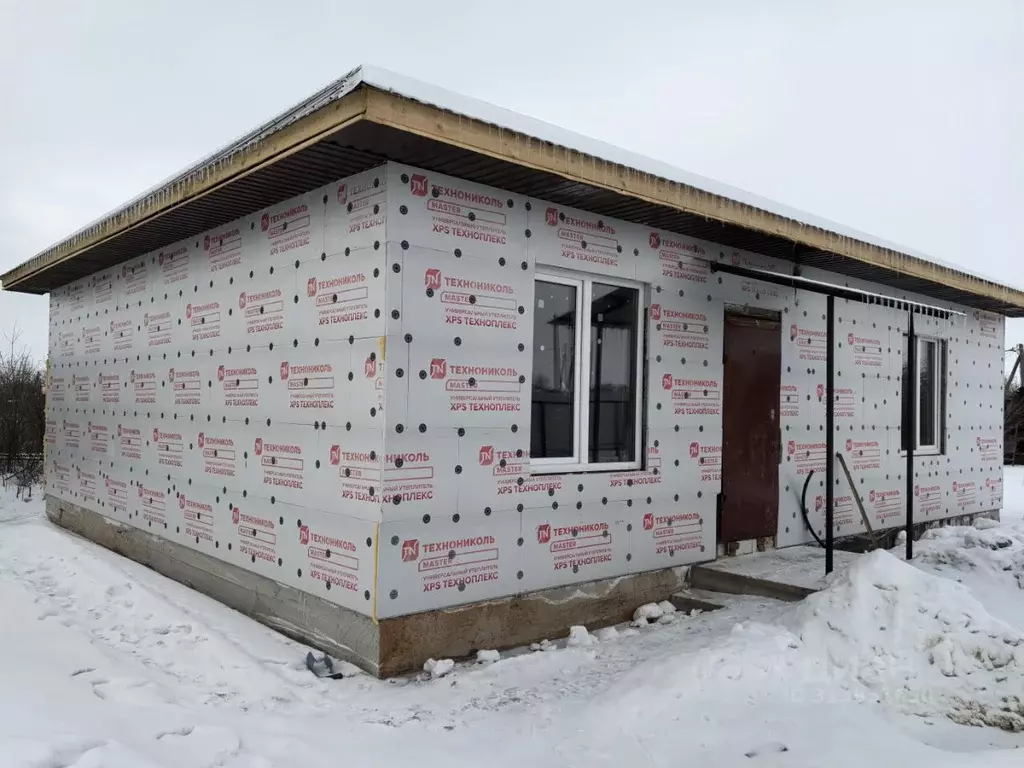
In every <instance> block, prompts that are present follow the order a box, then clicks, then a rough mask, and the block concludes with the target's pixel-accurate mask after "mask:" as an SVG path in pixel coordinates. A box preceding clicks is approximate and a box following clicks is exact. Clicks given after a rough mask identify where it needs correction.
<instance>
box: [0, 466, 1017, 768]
mask: <svg viewBox="0 0 1024 768" xmlns="http://www.w3.org/2000/svg"><path fill="white" fill-rule="evenodd" d="M1005 487H1006V506H1007V509H1006V512H1005V513H1004V522H1003V524H1002V525H999V526H997V527H989V528H946V529H941V530H938V531H934V532H931V533H930V534H929V535H927V536H926V537H925V539H923V540H922V541H921V542H920V543H919V544H918V545H917V548H916V553H917V558H916V559H915V562H914V566H910V565H907V564H905V563H904V562H903V561H902V560H901V559H899V558H898V557H897V556H895V555H894V554H889V553H885V552H878V553H873V554H872V555H868V556H865V557H862V558H860V559H859V560H858V561H857V562H856V563H855V564H854V565H853V566H852V567H851V568H850V569H849V570H847V571H845V572H842V573H839V574H837V575H836V576H835V577H834V578H833V579H832V580H831V582H830V586H829V588H828V589H827V590H825V591H823V592H821V593H819V594H817V595H814V596H812V597H810V598H808V599H807V600H805V601H804V602H803V603H800V604H797V605H792V604H780V603H774V602H772V601H767V600H758V599H747V598H737V599H735V600H731V601H730V603H729V605H728V606H727V607H726V609H724V610H722V611H717V612H715V613H711V614H705V615H699V616H693V617H691V616H682V615H680V614H670V615H669V616H668V617H666V618H662V619H660V620H656V621H653V622H652V623H651V624H650V626H642V627H639V628H632V627H620V628H619V629H618V631H617V632H607V631H603V632H599V633H593V634H586V633H583V632H580V631H576V632H575V633H574V636H573V638H572V642H571V643H569V644H568V646H567V645H566V643H565V642H559V643H550V644H545V645H544V646H543V648H542V649H539V650H537V651H535V652H530V651H526V650H525V649H524V652H522V653H520V654H502V658H500V659H499V660H498V661H494V655H493V654H488V653H484V654H481V658H480V661H479V662H476V661H474V662H472V663H469V662H467V663H460V664H459V665H457V666H456V667H455V669H454V670H451V671H448V672H447V673H446V674H444V675H441V672H443V671H444V667H445V666H446V665H439V666H436V667H435V677H434V678H433V679H428V676H427V675H426V674H424V675H422V676H421V678H422V679H419V678H417V679H411V678H410V679H402V680H397V681H389V682H379V681H376V680H373V679H371V678H368V677H366V676H361V675H360V676H355V677H350V678H347V679H344V680H340V681H327V680H320V679H317V678H314V677H313V676H312V675H311V674H310V673H309V672H308V671H307V670H306V669H305V667H304V664H303V658H304V656H305V653H306V650H307V649H305V648H304V647H302V646H301V645H299V644H296V643H293V642H291V641H290V640H287V639H285V638H283V637H281V636H280V635H277V634H276V633H274V632H272V631H270V630H268V629H265V628H263V627H261V626H260V625H258V624H255V623H253V622H251V621H249V620H248V619H246V618H245V617H243V616H241V615H239V614H237V613H235V612H233V611H231V610H229V609H227V608H224V607H223V606H221V605H219V604H217V603H215V602H213V601H211V600H208V599H206V598H204V597H202V596H201V595H198V594H196V593H194V592H192V591H190V590H188V589H186V588H184V587H182V586H180V585H178V584H175V583H174V582H171V581H168V580H166V579H164V578H162V577H161V576H159V575H157V574H155V573H153V572H152V571H149V570H148V569H146V568H143V567H141V566H138V565H136V564H134V563H132V562H130V561H127V560H125V559H123V558H120V557H118V556H117V555H114V554H112V553H110V552H107V551H106V550H103V549H101V548H99V547H97V546H94V545H93V544H91V543H89V542H87V541H83V540H81V539H79V538H77V537H75V536H73V535H71V534H69V533H67V532H66V531H63V530H61V529H59V528H56V527H54V526H53V525H51V524H50V523H49V522H48V521H47V520H46V519H45V517H43V516H42V505H41V503H40V501H39V496H38V495H37V496H36V498H35V499H34V500H33V501H31V502H27V503H24V502H22V501H20V500H15V499H14V498H13V495H12V493H11V492H8V491H0V768H8V767H13V766H18V767H19V768H23V767H28V766H33V767H34V768H44V767H45V768H56V767H58V766H59V767H61V768H70V767H71V766H74V768H97V767H98V766H110V767H112V768H125V767H128V766H131V768H146V767H147V766H168V767H170V766H187V767H188V768H202V767H204V766H227V767H228V768H232V767H234V768H241V767H243V766H246V767H250V766H251V767H256V766H282V767H283V766H302V767H303V768H316V767H317V766H337V765H342V764H344V765H356V766H363V765H366V766H370V765H372V766H387V765H409V764H415V765H416V766H418V767H421V768H429V767H430V766H446V768H452V766H461V765H467V766H468V765H473V766H477V765H480V764H481V763H483V762H486V763H487V764H488V765H490V766H492V768H502V767H504V766H524V765H529V766H531V768H539V767H540V766H588V767H591V766H598V767H599V766H612V765H615V766H621V765H628V764H640V765H653V766H678V765H689V764H693V765H701V766H733V765H737V766H740V765H742V766H748V765H763V766H822V765H828V766H830V767H833V768H838V767H841V766H863V765H865V764H871V765H873V766H876V767H878V766H890V765H891V766H897V765H899V766H906V765H907V764H909V763H910V761H925V760H927V761H928V765H929V768H943V767H945V766H949V767H950V768H952V767H953V766H957V768H960V767H963V766H967V767H970V766H1019V765H1021V764H1022V762H1021V761H1022V758H1021V754H1022V753H1021V752H1019V751H1015V750H1016V749H1017V748H1020V747H1024V734H1021V733H1014V732H1012V730H1011V729H1013V728H1015V727H1017V726H1018V725H1019V724H1024V717H1022V715H1024V712H1022V711H1021V710H1020V707H1021V704H1020V702H1021V700H1022V699H1024V588H1022V587H1024V522H1022V520H1021V518H1022V513H1024V471H1020V470H1019V469H1010V470H1008V471H1007V474H1006V481H1005ZM898 551H899V550H897V551H896V552H897V553H898ZM655 614H657V611H652V612H651V615H652V616H653V615H655ZM481 650H485V651H486V650H488V649H481ZM983 722H984V723H994V724H995V725H996V726H1000V727H992V726H978V725H962V724H958V723H975V724H977V723H983Z"/></svg>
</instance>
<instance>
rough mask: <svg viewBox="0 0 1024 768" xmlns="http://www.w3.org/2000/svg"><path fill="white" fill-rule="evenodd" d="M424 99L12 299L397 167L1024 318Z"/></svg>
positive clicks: (138, 229) (812, 230) (198, 191)
mask: <svg viewBox="0 0 1024 768" xmlns="http://www.w3.org/2000/svg"><path fill="white" fill-rule="evenodd" d="M409 82H412V81H409ZM419 85H420V86H422V84H419ZM422 87H423V88H424V89H425V90H424V91H419V92H417V91H416V90H415V89H405V88H403V89H402V91H399V90H397V89H396V87H395V85H394V83H393V82H392V81H391V80H388V79H384V78H380V77H373V76H371V75H370V74H368V73H367V72H365V71H364V70H362V69H360V70H355V71H353V72H352V73H349V75H347V76H346V77H344V78H342V79H341V80H338V81H336V82H335V83H332V84H331V85H330V86H328V87H327V88H325V89H324V90H322V91H320V92H319V93H317V94H315V95H314V96H313V97H311V98H310V99H307V100H306V101H304V102H302V103H301V104H299V105H298V106H297V107H295V108H294V109H292V110H290V111H289V112H287V113H285V114H284V115H282V116H280V117H278V118H276V119H275V120H273V121H271V122H270V123H268V124H266V125H265V126H262V127H261V128H259V129H257V130H256V131H254V132H253V133H251V134H249V135H247V136H245V137H242V138H241V139H239V140H238V141H236V142H234V143H233V144H231V145H230V146H228V147H226V148H225V149H223V150H220V151H219V152H217V153H215V154H214V155H211V156H210V157H209V158H206V159H204V160H203V161H201V162H199V163H197V164H196V165H194V166H192V167H191V168H189V169H187V170H186V171H184V172H183V173H181V174H179V175H177V176H175V177H173V178H171V179H169V180H168V181H166V182H165V183H163V184H161V185H160V186H158V187H156V188H154V189H153V190H150V191H149V192H147V193H145V194H143V195H141V196H140V197H138V198H136V199H134V200H132V201H131V202H129V203H128V204H126V205H125V206H123V207H122V208H120V209H118V210H117V211H115V212H113V213H111V214H109V215H108V216H105V217H104V218H102V219H100V220H98V221H97V222H94V223H93V224H91V225H89V226H88V227H86V228H84V229H83V230H80V231H79V232H77V233H75V234H74V235H72V236H71V237H69V238H67V239H66V240H64V241H62V242H60V243H58V244H56V245H54V246H53V247H52V248H50V249H48V250H46V251H44V252H43V253H41V254H39V255H38V256H36V257H34V258H33V259H31V260H29V261H27V262H25V263H24V264H21V265H20V266H18V267H16V268H14V269H12V270H11V271H10V272H8V273H7V274H5V275H3V276H2V277H0V280H2V283H3V287H4V288H5V289H7V290H14V291H21V292H25V293H38V294H41V293H47V292H49V291H50V290H52V289H54V288H56V287H58V286H61V285H64V284H66V283H68V282H71V281H73V280H75V279H77V278H79V277H83V276H85V275H88V274H91V273H92V272H95V271H96V270H99V269H102V268H104V267H108V266H112V265H114V264H117V263H119V262H121V261H124V260H126V259H129V258H132V257H134V256H138V255H140V254H142V253H147V252H149V251H152V250H155V249H157V248H160V247H163V246H165V245H168V244H170V243H172V242H175V241H176V240H180V239H182V238H185V237H189V236H191V235H194V234H197V233H199V232H202V231H204V230H207V229H210V228H213V227H216V226H219V225H221V224H224V223H226V222H228V221H231V220H233V219H236V218H239V217H241V216H245V215H247V214H249V213H252V212H253V211H256V210H259V209H260V208H263V207H267V206H270V205H273V204H275V203H277V202H280V201H281V200H285V199H287V198H289V197H292V196H295V195H298V194H300V193H302V192H306V191H308V190H310V189H314V188H316V187H318V186H320V185H323V184H327V183H329V182H331V181H334V180H336V179H339V178H342V177H344V176H348V175H351V174H353V173H357V172H359V171H362V170H365V169H367V168H370V167H373V166H374V165H378V164H380V163H382V162H385V161H387V160H396V161H399V162H403V163H407V164H410V165H415V166H419V167H421V168H425V169H427V170H432V171H435V172H440V173H445V174H449V175H451V176H458V177H461V178H464V179H468V180H471V181H476V182H480V183H483V184H489V185H492V186H495V187H501V188H503V189H507V190H510V191H513V192H518V193H520V194H525V195H531V196H534V197H539V198H543V199H545V200H549V201H551V202H554V203H559V204H563V205H568V206H574V207H577V208H582V209H586V210H589V211H593V212H595V213H600V214H604V215H607V216H613V217H617V218H620V219H625V220H628V221H633V222H637V223H640V224H644V225H648V226H651V227H657V228H662V229H667V230H671V231H675V232H679V233H681V234H686V235H691V236H693V237H698V238H702V239H704V240H708V241H711V242H713V243H721V244H722V245H723V246H728V247H733V248H740V249H745V250H749V251H753V252H757V253H761V254H763V255H766V256H774V257H778V258H782V259H787V260H789V261H792V262H794V263H795V264H796V265H797V268H799V266H800V265H806V266H812V267H819V268H822V269H828V270H831V271H832V272H836V273H839V274H842V275H846V276H848V277H851V278H858V279H864V280H871V281H874V282H878V283H881V284H884V285H888V286H890V287H892V288H893V289H895V290H898V291H906V292H913V293H916V294H920V295H924V296H927V297H930V298H931V299H935V300H939V301H948V302H955V303H958V304H961V305H964V306H968V307H972V308H977V309H983V310H987V311H991V312H996V313H999V314H1003V315H1008V316H1013V317H1019V316H1024V291H1021V290H1018V289H1016V288H1012V287H1009V286H1005V285H1000V284H999V283H997V282H994V281H992V280H988V279H985V278H982V277H978V276H975V275H971V274H969V273H967V272H965V271H962V270H959V269H956V268H955V267H952V266H948V265H943V264H939V263H936V262H934V261H931V260H929V259H927V258H925V257H922V256H920V255H912V254H910V253H907V252H906V251H905V250H902V249H898V248H896V247H889V246H888V245H887V244H884V243H880V242H879V241H873V239H869V238H868V237H867V236H864V237H857V236H853V235H851V234H849V232H847V231H845V230H844V229H843V228H841V227H839V226H838V225H834V226H833V225H830V224H829V223H828V222H820V221H816V220H814V219H813V217H810V216H803V215H800V214H798V212H791V211H789V210H787V209H782V207H781V206H778V205H776V204H772V203H770V201H761V200H759V199H756V198H755V199H751V196H749V195H747V194H746V193H742V192H741V191H739V190H730V189H729V188H726V187H723V185H720V184H717V183H715V182H710V181H707V180H701V179H699V178H698V177H688V178H686V179H684V180H673V179H672V178H671V176H672V175H673V174H672V173H671V169H667V170H666V172H665V173H663V174H659V173H655V172H651V171H645V170H642V169H641V166H644V165H645V162H644V159H643V158H633V157H632V156H629V158H627V159H628V160H629V161H630V164H628V165H627V164H625V163H623V162H617V161H616V160H609V159H603V158H602V157H599V156H598V155H597V154H594V153H591V152H586V151H582V150H580V149H573V148H571V146H569V144H570V143H574V142H573V137H572V135H571V134H561V133H559V132H558V131H557V129H554V128H552V127H551V126H545V125H544V124H543V123H536V122H534V121H529V120H526V119H522V118H521V117H520V116H516V117H520V120H519V121H516V122H519V123H525V126H526V128H525V129H524V128H523V126H522V125H520V126H518V129H515V128H509V127H506V126H507V125H508V124H511V123H512V122H513V121H512V120H510V119H508V120H506V119H503V118H505V117H507V116H508V115H510V114H511V113H504V112H503V111H501V110H494V108H491V109H492V110H493V113H492V114H491V115H484V116H481V117H471V116H469V114H464V113H463V111H465V112H469V111H470V110H461V111H455V109H453V108H452V107H451V106H450V105H448V106H446V105H445V103H444V100H443V99H442V98H433V96H434V95H435V93H434V92H433V91H431V89H430V88H429V87H428V86H422ZM410 93H411V95H410ZM436 93H440V94H444V93H445V92H443V91H437V92H436ZM478 104H479V103H478ZM483 106H489V105H483ZM474 111H477V110H474ZM477 112H478V114H479V111H477ZM486 117H490V118H491V119H490V120H488V119H485V118H486ZM503 123H504V124H503ZM526 129H529V133H528V132H526ZM545 134H549V135H550V136H551V138H554V139H558V140H561V139H563V137H564V138H565V143H564V144H559V143H556V141H554V140H550V139H545V138H544V135H545ZM576 138H578V139H580V141H586V140H584V139H583V138H582V137H576ZM593 146H596V147H598V148H599V149H602V148H603V145H597V144H594V145H593ZM602 154H605V156H606V157H607V156H608V154H607V153H604V152H602ZM634 161H635V162H634ZM647 162H650V163H653V161H647ZM655 170H658V171H661V170H663V168H662V167H660V166H659V167H658V168H656V169H655ZM680 173H682V172H680ZM705 181H707V183H704V182H705ZM709 189H710V190H711V191H709ZM797 216H799V218H797ZM809 221H810V222H812V223H808V222H809Z"/></svg>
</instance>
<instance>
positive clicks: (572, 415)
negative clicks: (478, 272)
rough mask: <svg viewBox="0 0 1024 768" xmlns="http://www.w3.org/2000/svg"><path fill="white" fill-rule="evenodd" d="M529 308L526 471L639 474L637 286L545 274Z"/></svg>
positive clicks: (639, 301)
mask: <svg viewBox="0 0 1024 768" xmlns="http://www.w3.org/2000/svg"><path fill="white" fill-rule="evenodd" d="M534 302H535V306H534V315H533V317H534V320H533V323H534V325H533V398H532V410H531V414H530V466H531V468H532V469H533V471H535V472H572V471H577V472H579V471H585V470H619V469H637V468H639V467H640V465H641V457H642V453H641V437H640V435H641V412H642V411H641V404H642V400H643V397H642V395H641V380H642V378H641V377H642V373H643V354H642V347H643V333H642V330H641V329H642V328H643V323H642V320H643V309H644V308H643V294H642V291H641V286H639V285H637V284H635V283H627V282H624V281H618V280H612V279H610V278H590V277H582V276H576V275H571V274H569V273H566V274H557V275H556V274H550V275H547V274H545V275H539V276H538V277H537V280H536V291H535V298H534Z"/></svg>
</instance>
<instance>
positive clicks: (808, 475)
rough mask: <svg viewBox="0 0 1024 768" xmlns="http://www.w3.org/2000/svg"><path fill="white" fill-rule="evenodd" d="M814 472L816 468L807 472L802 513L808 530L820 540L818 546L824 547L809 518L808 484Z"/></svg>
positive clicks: (816, 539) (801, 496)
mask: <svg viewBox="0 0 1024 768" xmlns="http://www.w3.org/2000/svg"><path fill="white" fill-rule="evenodd" d="M813 474H814V470H813V469H812V470H811V471H810V472H808V473H807V479H806V480H804V490H803V493H801V494H800V514H801V515H803V516H804V525H806V526H807V530H808V531H810V532H811V536H813V537H814V540H815V541H816V542H818V546H819V547H822V548H824V547H825V542H823V541H822V540H821V539H820V538H819V537H818V534H817V533H815V531H814V528H812V527H811V521H810V520H809V519H808V518H807V486H808V485H810V484H811V475H813Z"/></svg>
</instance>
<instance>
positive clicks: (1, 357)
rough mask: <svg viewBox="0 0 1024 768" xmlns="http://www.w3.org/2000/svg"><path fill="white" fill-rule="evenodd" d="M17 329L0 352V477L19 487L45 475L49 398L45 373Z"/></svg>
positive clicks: (8, 334) (8, 335) (6, 336)
mask: <svg viewBox="0 0 1024 768" xmlns="http://www.w3.org/2000/svg"><path fill="white" fill-rule="evenodd" d="M20 337H21V332H20V331H19V330H18V327H17V326H15V327H14V328H13V329H12V330H11V332H10V333H7V334H4V341H5V342H6V343H5V344H4V345H3V347H2V348H0V474H2V475H3V476H4V480H5V483H6V481H7V480H8V479H9V478H11V477H14V479H15V480H16V481H17V482H18V485H19V486H23V485H25V484H26V483H27V484H29V485H30V484H31V483H32V482H35V481H36V480H38V478H39V476H40V473H41V471H42V453H43V432H44V430H45V428H46V395H45V391H44V383H45V381H44V378H43V371H42V370H41V368H40V367H39V365H38V364H36V363H35V362H34V361H33V360H32V358H31V356H30V355H29V353H28V350H27V349H26V348H25V347H24V345H19V339H20Z"/></svg>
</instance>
